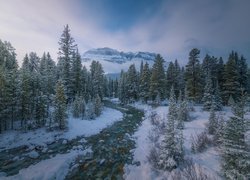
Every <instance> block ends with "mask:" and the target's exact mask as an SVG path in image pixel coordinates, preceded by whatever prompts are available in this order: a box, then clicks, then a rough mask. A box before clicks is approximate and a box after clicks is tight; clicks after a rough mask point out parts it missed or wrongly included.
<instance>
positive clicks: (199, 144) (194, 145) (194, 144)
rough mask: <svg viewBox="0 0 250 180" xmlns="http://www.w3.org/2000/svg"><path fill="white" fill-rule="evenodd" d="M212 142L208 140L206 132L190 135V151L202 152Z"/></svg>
mask: <svg viewBox="0 0 250 180" xmlns="http://www.w3.org/2000/svg"><path fill="white" fill-rule="evenodd" d="M211 143H212V141H211V139H209V137H208V135H207V132H205V131H204V132H202V133H200V134H196V135H191V150H192V152H193V153H199V152H203V151H204V150H205V149H206V148H207V147H208V146H209V145H211Z"/></svg>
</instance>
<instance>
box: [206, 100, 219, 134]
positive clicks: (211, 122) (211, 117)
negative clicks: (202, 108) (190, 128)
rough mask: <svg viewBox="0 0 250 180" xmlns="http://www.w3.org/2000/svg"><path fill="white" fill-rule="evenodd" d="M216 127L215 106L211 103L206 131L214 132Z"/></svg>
mask: <svg viewBox="0 0 250 180" xmlns="http://www.w3.org/2000/svg"><path fill="white" fill-rule="evenodd" d="M217 127H218V120H217V117H216V114H215V106H214V104H212V106H211V108H210V115H209V119H208V133H209V134H212V135H213V134H215V132H216V129H217Z"/></svg>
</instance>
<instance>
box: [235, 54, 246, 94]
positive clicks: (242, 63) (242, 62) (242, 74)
mask: <svg viewBox="0 0 250 180" xmlns="http://www.w3.org/2000/svg"><path fill="white" fill-rule="evenodd" d="M237 65H238V72H239V84H240V88H243V89H244V91H246V90H247V62H246V59H245V58H244V56H241V57H240V59H239V61H238V63H237Z"/></svg>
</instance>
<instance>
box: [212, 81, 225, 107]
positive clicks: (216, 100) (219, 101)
mask: <svg viewBox="0 0 250 180" xmlns="http://www.w3.org/2000/svg"><path fill="white" fill-rule="evenodd" d="M213 102H214V108H215V110H216V111H221V110H222V108H223V105H222V98H221V93H220V90H219V83H218V82H217V83H216V86H215V89H214V95H213Z"/></svg>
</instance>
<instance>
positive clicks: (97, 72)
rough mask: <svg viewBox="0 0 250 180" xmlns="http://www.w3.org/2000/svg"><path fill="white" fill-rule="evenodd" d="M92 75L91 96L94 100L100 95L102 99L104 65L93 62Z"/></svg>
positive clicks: (91, 66)
mask: <svg viewBox="0 0 250 180" xmlns="http://www.w3.org/2000/svg"><path fill="white" fill-rule="evenodd" d="M90 74H91V81H90V82H89V83H91V85H90V86H91V88H92V90H91V92H90V95H91V97H92V98H94V97H95V96H96V95H98V96H99V97H100V98H101V99H102V98H103V95H104V88H103V85H104V71H103V68H102V65H101V64H100V63H99V62H98V61H92V63H91V65H90Z"/></svg>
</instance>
